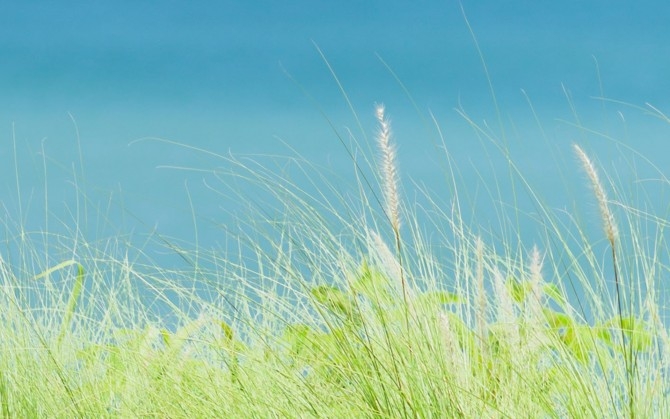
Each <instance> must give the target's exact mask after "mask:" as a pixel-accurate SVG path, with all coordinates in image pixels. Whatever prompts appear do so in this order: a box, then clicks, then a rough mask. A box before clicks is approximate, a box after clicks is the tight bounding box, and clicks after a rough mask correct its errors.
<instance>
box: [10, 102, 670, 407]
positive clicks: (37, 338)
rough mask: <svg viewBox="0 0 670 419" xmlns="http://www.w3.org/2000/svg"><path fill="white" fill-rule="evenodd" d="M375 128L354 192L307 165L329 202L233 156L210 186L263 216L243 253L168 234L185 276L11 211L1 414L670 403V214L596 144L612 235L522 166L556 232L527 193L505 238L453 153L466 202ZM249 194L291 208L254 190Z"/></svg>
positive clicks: (243, 241)
mask: <svg viewBox="0 0 670 419" xmlns="http://www.w3.org/2000/svg"><path fill="white" fill-rule="evenodd" d="M463 116H465V117H466V120H468V121H470V122H471V120H470V119H469V118H468V117H467V116H466V115H465V114H463ZM377 117H378V122H379V124H380V131H379V133H378V135H377V139H378V144H377V145H378V146H379V148H380V155H381V158H380V163H379V165H378V166H377V165H375V164H370V165H368V166H370V167H371V168H372V170H371V171H370V170H367V169H366V168H367V166H366V161H368V160H366V159H365V158H360V159H359V160H356V161H355V163H356V165H355V167H356V169H355V172H356V173H355V174H356V176H357V177H356V179H357V181H356V182H354V183H350V184H349V185H350V186H351V189H350V190H344V189H343V188H342V183H336V182H335V181H328V180H326V181H323V180H324V179H333V178H332V176H331V175H332V174H329V173H326V172H324V171H322V170H320V169H319V170H317V171H316V172H310V170H312V169H314V168H313V167H311V166H310V165H309V164H308V163H307V162H305V161H299V160H296V159H290V160H288V161H289V162H290V163H291V164H293V165H294V167H297V168H298V169H299V170H302V171H304V172H305V173H312V174H313V176H312V177H311V178H310V179H312V181H313V182H314V183H313V185H312V186H314V185H318V188H317V189H318V190H319V192H318V193H316V194H315V193H309V192H307V191H306V190H303V189H301V186H300V185H298V184H295V183H293V182H292V181H291V180H290V178H289V177H285V176H278V173H277V172H275V171H272V170H268V169H265V168H264V166H263V165H260V164H259V163H257V162H255V161H253V160H245V159H238V158H234V157H224V156H220V157H221V158H222V159H224V160H225V162H224V163H225V165H226V166H227V167H229V168H230V169H231V171H230V173H223V172H222V171H213V172H212V173H211V174H212V175H214V176H215V177H217V178H220V179H221V180H222V184H221V185H222V186H221V189H217V191H218V192H220V193H221V194H222V195H224V196H228V197H229V198H230V197H231V195H232V196H233V197H234V198H235V199H246V202H247V203H248V204H249V208H255V209H256V211H257V212H255V213H251V214H250V215H248V218H247V219H242V220H240V221H239V224H238V225H236V226H234V227H231V231H237V232H238V235H237V240H238V241H237V244H236V246H237V248H238V249H239V250H236V251H229V252H228V253H223V252H220V251H206V250H204V249H197V248H196V249H189V248H188V247H186V246H183V245H180V244H178V243H177V242H176V241H172V240H166V239H164V238H162V237H160V236H156V239H157V241H161V240H162V241H163V244H165V245H166V246H167V248H168V249H170V251H172V252H175V253H177V254H179V256H180V257H181V258H183V261H184V266H186V267H187V268H185V269H183V270H176V269H166V268H161V267H160V266H156V265H155V264H152V263H151V262H150V259H149V258H148V257H141V256H142V248H135V247H132V246H131V245H129V244H128V243H127V242H126V240H125V239H124V238H123V237H115V238H112V239H110V240H107V241H102V242H93V243H91V242H87V241H86V240H85V238H84V237H83V235H82V233H81V231H80V229H79V228H78V227H77V225H74V226H73V227H72V229H71V230H69V231H70V234H63V235H55V234H53V233H49V232H43V233H39V234H38V233H31V232H27V231H25V229H24V228H23V226H22V225H21V224H20V223H12V222H10V221H8V220H10V219H9V218H5V231H6V249H7V251H6V253H2V252H0V308H1V309H0V342H1V346H0V348H1V351H0V416H2V417H12V418H13V417H64V418H70V417H96V418H97V417H259V418H260V417H262V418H266V417H387V418H395V417H421V418H423V417H464V418H470V417H510V418H518V417H579V418H586V417H593V418H603V417H626V418H648V417H661V416H662V415H663V412H668V411H670V399H669V396H668V390H670V388H669V385H668V382H669V381H668V377H667V369H668V362H669V361H670V358H669V356H668V343H669V342H668V333H667V330H666V327H665V324H664V323H663V322H662V321H661V315H662V312H663V309H664V306H663V305H662V302H661V299H660V296H659V293H658V291H659V289H660V286H661V285H662V282H663V280H664V278H665V277H666V276H667V274H668V272H667V271H668V267H667V265H666V264H665V263H664V262H663V260H664V258H665V257H666V255H667V252H668V248H667V245H666V243H665V241H664V239H663V233H664V230H665V228H666V226H667V221H666V220H665V219H663V218H661V217H654V216H653V215H651V214H648V213H645V212H643V211H642V209H644V208H641V209H638V208H636V207H635V206H633V205H632V204H629V203H626V202H625V197H624V196H621V195H620V194H617V192H616V190H617V189H616V184H615V183H614V182H612V179H611V178H609V177H606V178H605V179H606V180H607V181H608V182H607V184H603V183H602V180H601V177H599V170H598V169H597V168H596V165H595V164H594V163H593V162H592V161H591V160H590V158H589V156H588V155H587V154H586V153H585V152H584V151H583V149H582V148H580V147H576V148H575V150H576V152H577V156H576V157H575V159H574V162H573V164H574V168H575V170H576V169H579V168H580V167H582V168H584V170H585V172H586V175H587V179H588V182H589V185H584V188H587V187H590V188H592V190H593V191H594V194H593V204H594V207H598V208H599V210H600V219H601V221H600V220H597V219H595V218H596V216H594V217H593V218H594V219H589V220H588V223H591V224H593V223H595V222H602V223H603V225H604V232H603V233H602V237H590V236H589V234H590V233H588V232H587V229H585V228H583V227H581V226H580V224H579V223H577V222H576V221H574V220H576V217H575V218H568V221H567V222H566V221H565V220H566V218H565V217H562V216H561V213H560V212H558V211H554V210H552V208H549V207H548V206H546V205H544V204H543V201H542V198H541V196H540V194H539V193H537V192H536V191H534V190H533V189H532V188H530V186H529V184H530V182H529V181H528V180H527V179H526V178H524V177H523V176H522V174H521V173H519V172H518V171H517V169H516V166H515V165H514V163H513V161H511V160H510V162H509V171H510V173H511V175H512V176H511V178H514V179H516V180H517V187H518V188H519V190H518V191H517V193H518V194H521V193H524V194H526V195H528V196H530V197H531V198H532V200H533V203H534V206H535V208H536V215H535V217H536V219H535V221H536V224H535V225H538V226H539V228H540V229H541V230H542V233H543V234H542V237H544V238H545V241H544V242H538V243H520V241H519V240H520V236H515V235H514V230H515V228H516V227H518V225H519V221H518V220H519V219H520V218H522V217H523V216H524V214H523V213H522V212H521V211H520V210H519V209H517V208H516V206H515V200H514V198H511V200H510V201H509V202H502V203H500V204H499V208H497V210H498V211H499V214H504V215H505V217H501V220H503V221H501V223H503V224H501V230H503V231H505V232H507V233H506V234H498V235H497V234H494V233H493V232H489V233H485V231H486V230H484V229H483V228H481V227H480V226H477V225H474V224H472V223H471V222H470V221H468V222H466V221H465V220H464V217H463V214H462V211H461V204H462V202H463V199H464V198H462V195H461V194H460V191H459V189H458V187H457V185H458V182H457V180H456V177H457V176H456V173H457V170H456V168H455V167H454V166H452V160H451V158H450V156H449V154H448V153H445V160H446V161H447V163H448V165H447V167H448V169H447V173H446V177H447V179H449V182H452V183H451V184H450V186H451V187H452V188H451V190H452V193H453V195H452V196H450V197H448V198H447V199H446V200H444V201H442V202H438V200H437V196H433V195H430V194H427V195H425V197H424V201H425V202H428V203H429V204H430V205H429V207H428V208H427V207H426V204H423V205H422V206H419V205H413V204H410V203H409V202H408V201H407V200H405V199H404V198H403V195H404V196H407V195H408V194H407V193H405V194H403V191H405V192H407V188H405V189H403V187H402V185H401V182H400V173H399V170H398V169H399V168H398V164H397V162H396V155H395V154H396V152H395V148H394V144H393V141H394V140H393V138H392V132H391V127H390V124H389V122H388V120H387V119H386V116H385V114H384V110H383V108H378V111H377ZM473 128H475V131H476V132H478V133H479V134H481V135H484V136H486V135H487V134H486V132H487V130H485V129H484V128H482V127H480V126H478V125H476V124H474V123H473ZM180 146H182V147H188V146H186V145H180ZM349 151H350V152H351V155H352V156H354V155H360V154H359V151H358V150H349ZM504 151H505V149H504V148H503V152H504ZM376 167H379V169H375V168H376ZM500 182H502V179H501V180H500ZM239 185H246V186H244V187H240V186H239ZM605 185H607V187H608V188H610V189H612V191H611V192H610V191H607V190H606V188H605ZM226 188H229V189H226ZM249 188H252V189H253V190H264V191H265V192H266V193H267V196H268V200H267V202H269V203H272V204H268V205H266V204H265V201H264V202H263V203H255V202H253V201H252V200H251V198H249V197H248V196H246V195H245V194H244V192H242V193H241V195H240V196H235V195H234V194H236V193H238V192H236V191H239V190H249ZM345 189H346V188H345ZM493 191H495V188H493ZM610 194H612V196H613V197H614V199H610V198H609V197H608V195H610ZM445 202H446V205H445ZM589 215H591V216H593V214H589ZM504 220H512V221H507V222H506V224H505V223H504ZM573 221H574V223H573ZM245 223H246V224H245ZM232 248H235V247H232ZM147 260H148V261H149V262H142V261H147Z"/></svg>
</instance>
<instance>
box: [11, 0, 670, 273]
mask: <svg viewBox="0 0 670 419" xmlns="http://www.w3.org/2000/svg"><path fill="white" fill-rule="evenodd" d="M0 9H1V10H0V60H1V65H0V144H1V147H0V162H2V163H1V164H0V202H1V203H2V205H3V207H4V211H5V212H6V215H5V218H7V217H9V218H11V219H13V220H20V221H21V222H22V223H23V224H24V225H25V227H26V229H27V230H36V231H44V230H48V231H56V232H57V231H59V229H64V230H67V229H74V228H75V225H76V226H79V227H80V228H81V230H82V231H83V232H84V234H85V235H87V236H90V237H89V239H91V240H93V239H95V238H97V237H105V236H107V235H110V234H111V235H113V234H117V232H120V233H122V234H125V233H130V232H132V233H133V234H138V235H142V234H150V232H152V231H157V232H159V233H160V234H163V235H165V236H167V237H174V238H178V239H179V240H184V241H186V242H191V243H193V242H195V241H196V234H195V233H196V232H197V233H198V235H197V241H198V243H199V244H200V245H201V246H205V247H211V246H224V247H225V245H222V244H221V243H222V242H225V241H226V237H225V232H224V231H225V228H224V229H222V228H221V226H225V225H229V222H230V217H231V212H232V213H233V215H234V214H235V213H236V211H237V212H242V213H244V208H243V206H242V207H241V208H239V209H237V210H236V205H238V203H237V202H236V199H235V197H234V196H227V197H226V196H221V195H218V194H216V193H215V192H214V191H212V190H211V187H212V185H213V184H214V181H215V179H212V178H211V174H209V173H207V171H211V170H214V169H217V168H219V169H222V170H225V169H226V167H229V166H230V164H229V163H228V162H226V161H225V160H223V159H220V158H217V157H216V156H213V155H211V154H207V153H201V152H196V151H194V150H189V149H186V148H184V147H180V146H176V145H174V144H171V143H169V142H164V141H156V140H147V138H162V139H165V140H169V141H171V142H177V143H182V144H185V145H188V146H190V147H195V148H200V149H204V150H208V151H211V152H212V153H217V154H220V155H224V156H228V155H229V153H232V155H234V156H243V155H249V154H252V155H257V157H256V159H257V160H258V161H261V162H267V163H268V164H271V163H270V162H275V163H274V164H275V165H276V166H277V167H279V168H280V169H281V167H282V163H281V162H280V163H276V160H274V159H273V158H272V157H270V156H273V155H279V156H296V155H298V154H299V155H300V156H302V157H303V158H304V159H306V160H308V161H310V162H311V163H314V164H316V165H319V166H322V167H324V168H325V170H327V171H332V172H334V173H335V174H337V175H341V176H342V177H343V178H344V179H350V180H351V179H354V174H353V164H352V161H351V158H350V157H349V155H348V153H347V150H346V149H345V147H343V144H342V142H341V141H340V138H338V135H339V136H340V137H341V139H342V140H343V141H344V143H345V144H353V143H354V142H357V143H358V144H360V147H361V148H362V149H363V150H366V152H367V153H368V155H369V156H372V157H374V156H375V154H374V150H375V149H374V147H375V144H374V142H373V141H374V133H375V130H376V124H375V120H374V106H375V103H384V104H385V105H386V109H387V113H388V115H389V116H390V118H391V120H392V124H393V127H394V133H395V140H396V142H397V144H398V151H399V166H400V173H401V176H402V177H403V179H404V182H405V187H406V189H405V196H406V198H407V199H408V200H409V201H410V202H412V201H414V200H421V198H420V197H417V195H416V194H415V192H414V185H416V184H420V185H425V186H426V187H427V188H428V189H431V190H435V191H436V192H435V195H436V196H437V197H439V198H440V199H443V200H444V202H449V196H448V194H449V190H448V188H447V187H446V185H447V184H448V182H445V175H446V174H447V172H445V166H444V163H445V161H446V160H445V155H444V151H443V148H444V147H446V148H447V150H448V151H449V153H450V154H451V156H452V157H453V158H454V160H455V161H456V163H457V164H458V167H459V168H460V169H461V172H460V174H461V176H462V182H463V185H465V187H466V189H467V188H468V184H469V182H471V184H472V190H471V191H470V192H471V195H470V201H469V203H467V204H465V205H467V206H469V207H468V208H467V209H468V211H469V213H471V214H472V217H473V219H479V220H481V221H482V222H483V223H484V224H487V223H489V224H491V226H490V227H487V228H490V229H491V230H495V228H496V227H495V224H496V222H492V221H491V220H492V217H491V216H492V215H493V216H494V217H493V218H495V215H496V214H497V213H495V211H493V210H492V209H491V208H492V207H491V205H490V201H495V200H496V197H495V196H493V197H490V196H489V197H488V198H486V195H487V192H486V191H485V190H484V189H483V188H482V186H481V185H482V184H484V185H486V184H488V185H495V184H494V181H495V179H498V182H499V183H498V185H496V186H492V188H493V189H494V190H495V189H496V188H498V189H499V190H500V192H501V193H502V194H503V195H505V194H506V193H507V192H506V191H508V190H509V191H511V189H509V188H510V187H509V186H507V184H506V181H505V179H509V169H508V167H507V164H506V158H505V156H504V153H501V152H500V151H499V150H498V149H497V148H496V146H495V145H492V143H491V142H490V141H489V140H488V139H486V138H485V137H483V136H482V135H481V133H480V134H479V135H478V133H477V132H476V130H473V128H472V127H471V126H470V125H469V124H468V123H467V121H466V120H465V118H464V117H463V115H462V114H467V115H468V117H469V118H471V120H472V121H474V122H475V123H477V124H480V125H481V126H482V127H488V128H487V131H488V130H490V131H489V132H490V133H491V135H492V136H493V137H495V138H496V141H497V142H498V143H499V144H503V145H505V146H506V147H507V149H508V150H509V152H510V156H511V158H512V159H513V160H514V161H515V162H516V164H517V165H518V167H519V169H520V170H521V171H522V172H523V173H524V175H525V176H526V177H527V178H528V179H529V180H530V182H531V184H532V186H533V187H534V188H536V190H537V191H539V192H540V193H541V194H542V195H543V196H544V197H545V199H546V203H547V205H548V206H549V207H551V208H559V209H560V208H565V209H566V210H567V211H571V210H572V208H584V209H585V212H584V213H583V214H582V215H580V217H583V219H584V220H585V222H586V224H587V225H593V226H596V227H598V225H599V219H598V210H597V206H596V204H595V201H594V200H593V197H592V195H591V193H590V191H589V188H588V185H587V182H586V178H585V176H583V175H582V174H580V173H579V172H580V171H579V165H578V163H577V162H576V160H575V158H574V155H573V153H572V150H571V148H570V146H571V144H572V143H573V142H578V143H579V144H581V145H582V146H583V147H584V149H585V150H586V152H587V153H589V154H590V155H591V156H592V157H593V158H594V159H595V160H596V161H597V162H598V164H599V165H600V167H602V168H603V170H606V171H608V172H609V173H610V174H612V175H613V176H619V177H620V178H621V180H622V183H623V186H622V189H625V188H628V187H630V186H631V185H632V182H633V180H640V179H647V178H652V179H659V177H660V175H659V174H658V173H656V172H654V170H653V169H650V166H649V165H648V164H647V163H644V164H640V165H637V163H631V159H632V158H633V156H634V154H633V153H632V152H630V151H629V150H628V149H627V148H626V147H632V148H633V149H635V150H638V151H640V153H641V154H642V155H644V156H646V157H647V158H648V159H649V160H650V161H651V163H653V164H655V165H657V166H658V167H660V168H661V169H665V168H667V167H669V163H670V153H668V151H669V146H668V144H670V143H669V141H670V138H669V137H668V133H669V132H670V130H669V129H668V128H669V126H668V124H667V122H664V121H662V120H661V118H658V117H656V116H654V115H650V114H649V111H651V113H653V111H652V109H651V108H649V107H647V104H651V105H653V106H654V108H655V109H657V110H658V111H660V112H670V95H669V94H668V93H669V92H670V78H668V74H670V42H668V40H670V29H668V25H667V22H669V21H670V3H667V2H662V1H639V2H630V1H611V0H608V1H604V0H593V1H589V2H583V1H578V0H565V1H561V2H538V1H519V0H517V1H509V2H499V1H492V0H491V1H469V0H463V1H462V2H460V3H459V2H457V1H431V0H428V1H419V2H413V3H409V2H388V1H378V0H370V1H366V2H354V1H338V2H313V1H291V2H270V1H248V2H233V1H226V0H223V1H204V2H181V1H164V2H160V4H158V3H156V2H147V1H132V2H131V1H116V2H89V1H71V2H67V5H65V4H64V3H58V2H40V1H24V2H12V3H4V4H3V5H2V6H0ZM468 25H470V27H468ZM471 31H472V33H471ZM473 33H474V37H473ZM475 39H476V42H475ZM478 47H479V50H478ZM480 51H481V54H482V55H483V58H484V61H485V65H484V64H483V62H482V58H481V57H480V55H479V54H480ZM329 65H330V66H331V68H332V71H333V72H334V73H335V75H336V77H337V80H339V83H341V86H342V88H343V89H344V90H345V91H346V94H347V95H348V96H347V97H345V96H344V95H343V93H342V91H341V90H340V87H339V86H338V81H337V80H336V79H335V78H334V76H333V74H332V73H331V69H330V68H329ZM487 72H488V75H487ZM489 82H490V84H489ZM491 86H492V87H493V90H494V92H495V96H494V95H492V91H491ZM408 93H409V95H408ZM347 98H348V100H350V104H351V108H350V107H349V103H348V102H347ZM602 98H607V99H608V100H606V101H605V100H603V99H602ZM629 104H631V105H634V106H630V105H629ZM635 106H637V107H639V108H636V107H635ZM352 109H353V110H354V111H355V113H354V112H352ZM645 109H646V111H645ZM431 115H433V116H434V118H435V121H436V122H437V123H438V124H439V126H440V129H441V131H442V134H443V140H444V143H442V140H441V139H440V137H439V135H437V130H436V128H435V124H434V123H433V121H432V116H431ZM580 126H583V127H587V128H588V130H585V129H580V128H579V127H580ZM600 134H602V135H600ZM607 136H609V137H607ZM137 140H140V141H137ZM640 161H642V162H644V161H643V160H640ZM263 164H265V163H263ZM170 167H172V168H170ZM177 167H181V168H192V169H198V170H202V171H204V172H200V171H193V170H180V169H177ZM614 170H616V174H615V173H614ZM610 171H612V172H610ZM293 175H294V176H295V177H292V178H291V181H292V182H294V183H295V184H296V185H298V186H300V187H305V188H307V189H308V188H309V182H307V181H305V182H304V184H303V183H301V182H303V179H301V178H300V173H299V171H296V172H295V173H294V174H293ZM17 178H18V181H17ZM476 185H479V186H476ZM653 188H655V186H652V191H655V189H653ZM215 189H216V188H215ZM475 191H479V192H476V193H475ZM242 192H244V193H245V194H248V195H249V196H251V197H253V196H254V193H255V192H254V191H253V190H251V189H249V190H246V189H245V190H243V191H242ZM622 192H624V193H626V190H622ZM354 193H355V191H354ZM494 195H495V194H494ZM82 196H86V197H87V199H88V200H89V201H87V202H88V203H87V205H88V206H90V208H89V209H88V210H87V212H88V213H89V214H88V215H87V216H86V217H85V216H83V215H82V214H83V210H82V208H83V202H84V201H82V199H81V198H82ZM481 196H483V197H484V198H486V199H484V198H481V199H482V201H481V202H480V201H479V199H480V198H479V197H481ZM509 196H510V197H511V196H512V194H511V192H510V195H509ZM525 196H526V195H525V194H523V193H521V194H519V196H517V197H516V198H511V199H510V200H509V202H510V203H514V201H515V200H517V201H518V205H519V206H520V207H523V206H524V205H526V204H528V203H529V202H530V201H529V200H528V199H527V198H526V197H525ZM77 197H79V207H78V206H77V202H78V200H77ZM633 198H636V196H633ZM641 198H642V199H644V200H649V202H650V203H649V204H648V205H650V206H651V207H654V206H656V209H660V210H661V211H667V205H666V201H665V200H664V199H665V198H664V197H663V195H662V193H661V192H658V193H657V192H651V193H649V195H647V196H642V197H641ZM582 201H584V202H582ZM487 202H488V203H487ZM524 202H525V203H524ZM645 202H646V201H645ZM644 205H647V204H646V203H645V204H644ZM523 210H524V211H525V210H527V211H533V206H532V205H530V204H529V206H528V207H527V208H523ZM45 211H47V212H48V213H49V214H50V216H49V217H45V215H44V214H45ZM77 211H80V212H79V213H78V212H77ZM193 212H195V213H196V214H197V215H198V217H197V218H198V221H197V222H196V224H197V226H194V222H193V216H192V213H193ZM104 216H107V217H109V218H108V221H109V222H106V221H104ZM270 216H272V214H270ZM101 220H103V221H101ZM230 225H232V224H230ZM229 229H230V228H229ZM529 230H531V229H529ZM523 234H526V233H523ZM528 234H529V235H530V236H529V242H528V244H527V245H528V246H529V247H530V246H532V244H533V243H532V241H536V240H540V238H539V237H538V236H533V233H531V232H529V233H528ZM598 240H602V237H598ZM147 251H148V252H149V253H151V249H147ZM159 253H160V252H158V253H157V254H159ZM157 257H168V258H170V257H174V255H172V256H170V255H163V256H157ZM168 263H169V262H168Z"/></svg>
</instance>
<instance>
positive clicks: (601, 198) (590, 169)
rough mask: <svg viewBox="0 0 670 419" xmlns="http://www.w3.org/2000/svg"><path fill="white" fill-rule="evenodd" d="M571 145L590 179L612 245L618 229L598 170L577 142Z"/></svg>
mask: <svg viewBox="0 0 670 419" xmlns="http://www.w3.org/2000/svg"><path fill="white" fill-rule="evenodd" d="M573 147H574V149H575V152H576V153H577V157H578V158H579V160H580V161H581V163H582V167H583V168H584V171H585V172H586V175H587V176H588V177H589V180H590V181H591V187H592V188H593V192H594V194H595V195H596V199H597V200H598V207H599V208H600V217H601V218H602V220H603V227H604V229H605V234H606V235H607V239H608V240H609V242H610V244H611V245H612V247H614V243H615V242H616V238H617V236H618V230H617V228H616V223H615V222H614V215H613V214H612V211H610V208H609V206H608V205H607V195H606V194H605V188H603V185H602V183H600V178H599V177H598V172H596V168H595V166H594V165H593V163H592V162H591V159H589V156H587V155H586V153H585V152H584V150H582V149H581V147H579V146H578V145H577V144H574V145H573Z"/></svg>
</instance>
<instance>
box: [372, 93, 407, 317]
mask: <svg viewBox="0 0 670 419" xmlns="http://www.w3.org/2000/svg"><path fill="white" fill-rule="evenodd" d="M376 116H377V122H378V123H379V133H378V134H377V142H378V144H379V150H380V152H381V159H382V161H381V174H382V179H383V184H384V201H385V208H384V213H385V214H386V217H387V218H388V220H389V223H390V224H391V229H392V230H393V236H394V238H395V247H396V253H397V257H398V262H399V264H400V282H401V284H402V293H403V298H404V299H405V304H407V302H408V290H407V281H406V279H405V273H404V269H403V263H402V240H401V237H400V193H399V192H398V183H399V181H398V165H397V161H396V160H397V159H396V149H395V146H394V145H393V144H392V143H391V122H390V121H389V120H388V119H387V118H386V114H385V108H384V105H382V104H380V105H377V107H376Z"/></svg>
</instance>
